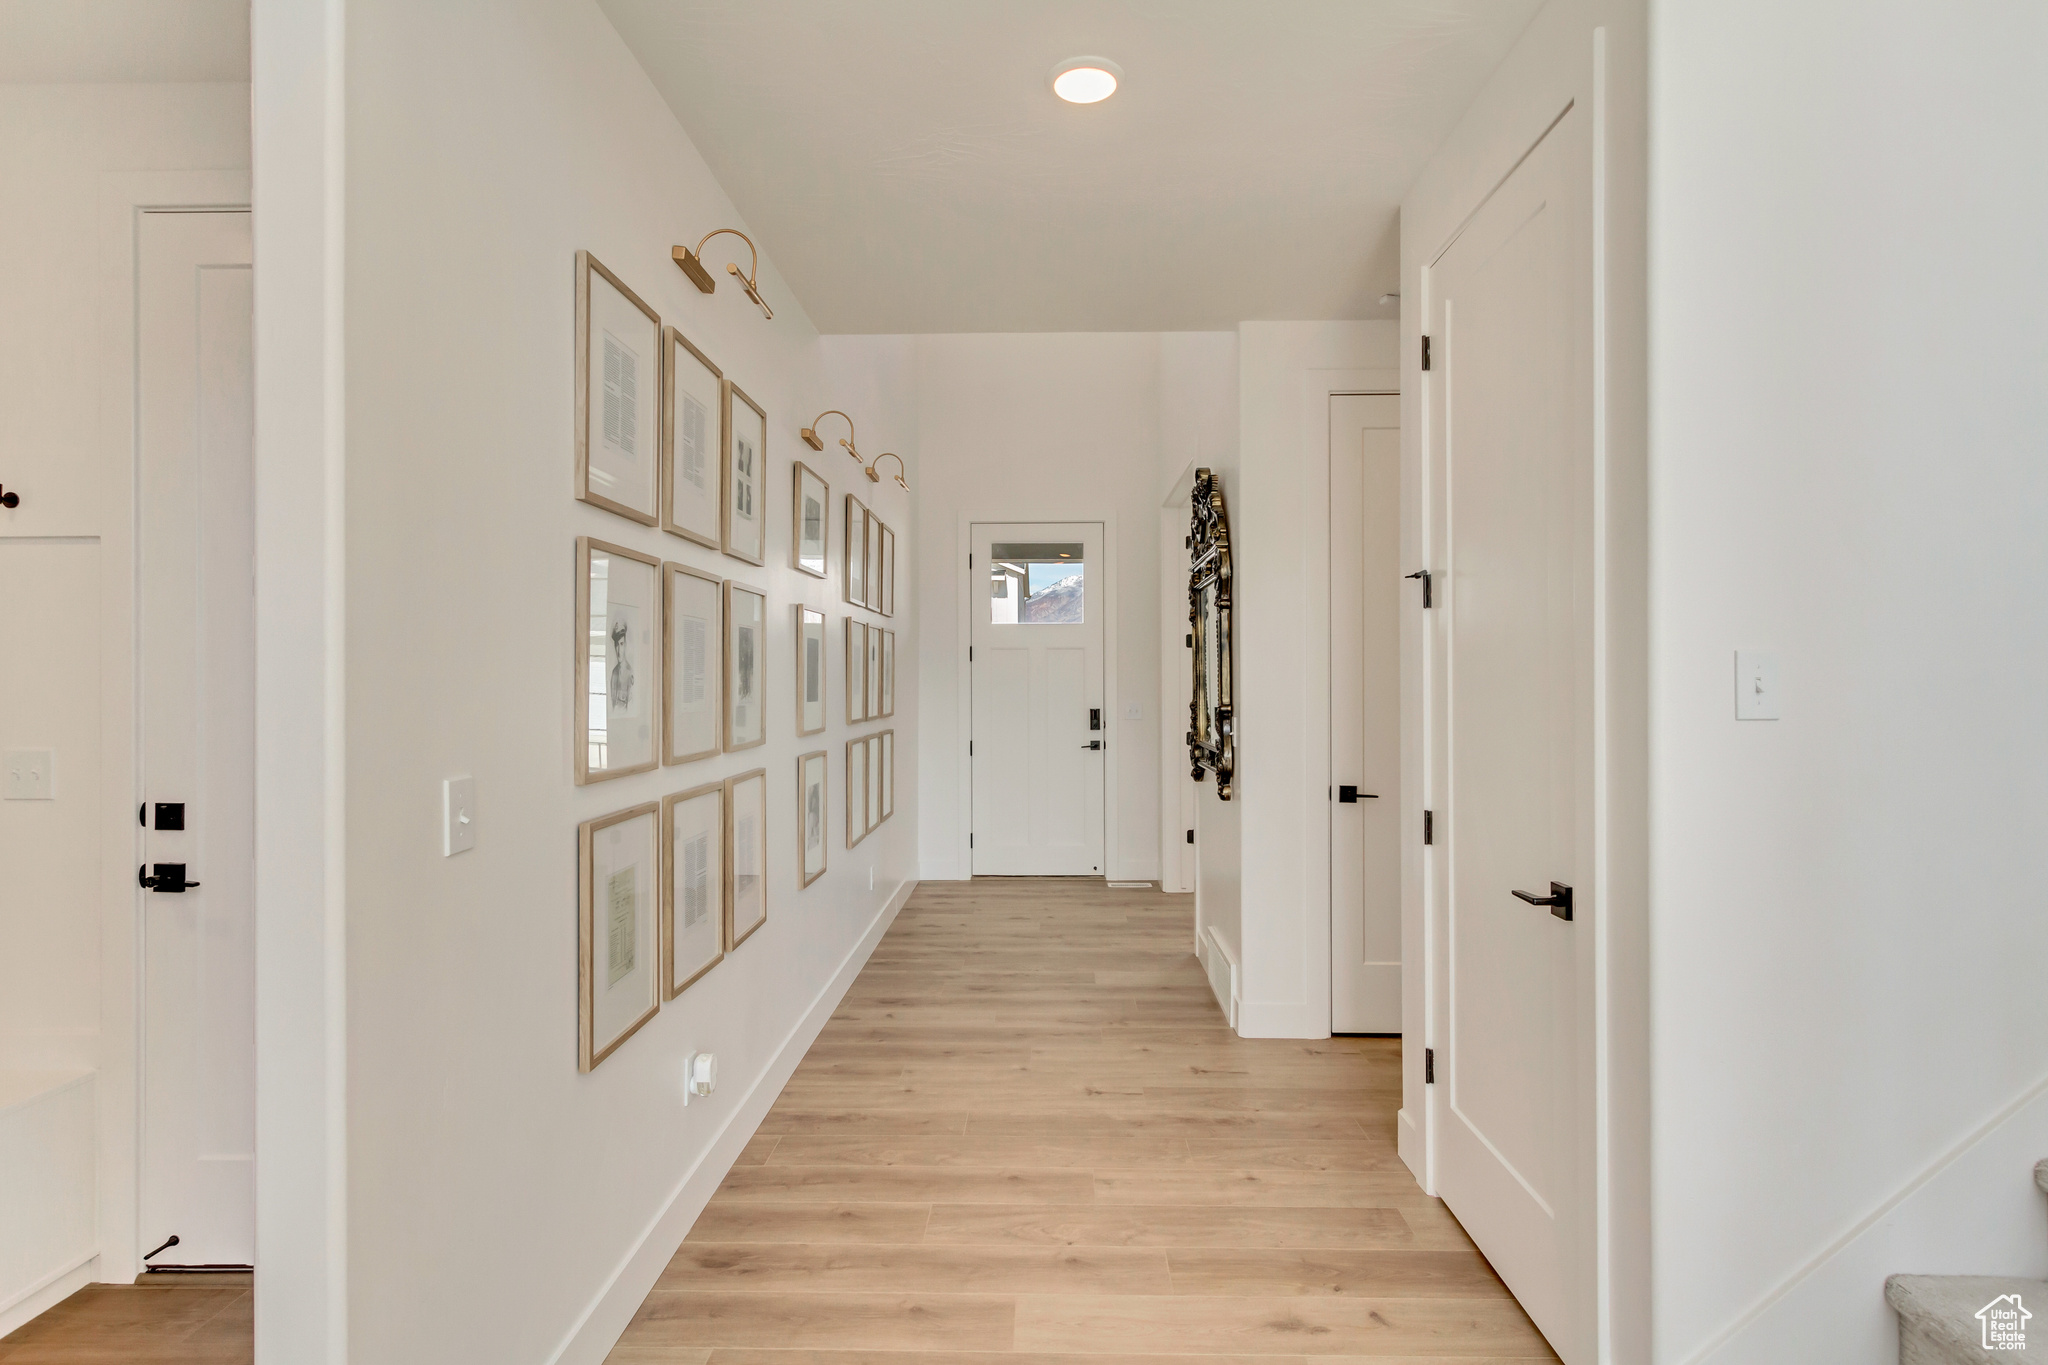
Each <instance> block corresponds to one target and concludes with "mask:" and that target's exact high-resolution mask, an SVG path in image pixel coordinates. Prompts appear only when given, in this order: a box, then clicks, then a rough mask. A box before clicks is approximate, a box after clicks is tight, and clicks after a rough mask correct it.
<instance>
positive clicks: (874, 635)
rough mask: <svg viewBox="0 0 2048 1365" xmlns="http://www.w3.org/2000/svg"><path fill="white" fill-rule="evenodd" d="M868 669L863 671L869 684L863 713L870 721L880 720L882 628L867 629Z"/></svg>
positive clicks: (872, 627)
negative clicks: (865, 707)
mask: <svg viewBox="0 0 2048 1365" xmlns="http://www.w3.org/2000/svg"><path fill="white" fill-rule="evenodd" d="M867 646H868V653H867V667H866V668H865V669H863V670H862V673H863V678H864V681H865V682H866V683H867V689H868V697H867V710H866V711H865V712H863V714H864V715H865V716H866V718H867V719H869V720H878V719H880V718H881V715H882V628H881V627H880V626H869V627H868V628H867Z"/></svg>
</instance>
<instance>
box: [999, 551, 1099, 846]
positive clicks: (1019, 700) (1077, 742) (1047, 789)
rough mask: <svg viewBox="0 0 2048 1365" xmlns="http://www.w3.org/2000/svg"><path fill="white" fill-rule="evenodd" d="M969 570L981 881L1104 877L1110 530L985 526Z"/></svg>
mask: <svg viewBox="0 0 2048 1365" xmlns="http://www.w3.org/2000/svg"><path fill="white" fill-rule="evenodd" d="M970 553H971V554H972V559H971V560H970V561H969V564H968V583H969V593H968V597H969V611H970V613H971V617H972V629H971V632H970V636H969V638H970V640H971V641H972V644H973V660H972V663H971V664H970V666H969V667H970V670H971V672H972V674H973V678H974V699H973V706H974V718H973V731H972V733H973V747H972V751H971V752H972V764H973V772H974V828H973V850H972V851H973V866H974V871H975V873H976V874H977V875H982V876H989V875H993V876H1003V877H1090V876H1100V875H1101V874H1102V778H1103V764H1104V763H1105V762H1106V761H1107V760H1106V757H1105V755H1106V753H1107V751H1108V748H1109V742H1110V735H1109V714H1108V712H1107V710H1106V709H1105V708H1104V706H1103V697H1102V690H1103V689H1102V640H1103V633H1102V597H1103V585H1102V525H1101V523H1099V522H1067V523H1055V522H1027V523H1022V524H1012V525H989V524H981V523H977V524H976V525H975V526H974V527H973V542H972V549H971V552H970Z"/></svg>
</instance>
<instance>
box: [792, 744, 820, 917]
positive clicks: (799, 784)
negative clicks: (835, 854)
mask: <svg viewBox="0 0 2048 1365" xmlns="http://www.w3.org/2000/svg"><path fill="white" fill-rule="evenodd" d="M825 757H826V755H825V751H824V750H823V749H820V750H818V751H817V752H816V753H809V754H804V755H802V756H801V757H799V758H798V759H797V761H796V837H797V866H798V867H799V868H801V869H802V885H804V886H809V885H810V884H811V883H812V882H814V881H816V880H818V878H820V877H822V876H824V875H825V766H826V765H825Z"/></svg>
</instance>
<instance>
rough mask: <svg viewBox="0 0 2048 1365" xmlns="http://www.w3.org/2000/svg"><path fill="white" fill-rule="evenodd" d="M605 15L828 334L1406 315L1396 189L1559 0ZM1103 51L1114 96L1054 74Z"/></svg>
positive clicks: (648, 2) (1053, 3)
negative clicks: (1119, 75) (1073, 91)
mask: <svg viewBox="0 0 2048 1365" xmlns="http://www.w3.org/2000/svg"><path fill="white" fill-rule="evenodd" d="M599 4H600V5H601V6H602V7H603V9H604V10H605V12H606V13H607V14H609V15H610V16H611V19H612V22H613V23H614V24H615V25H617V27H618V30H619V32H620V33H621V34H623V35H624V36H625V39H626V42H627V44H628V45H629V46H630V47H631V48H632V49H633V51H634V52H635V53H636V54H638V56H639V59H640V62H641V64H642V65H643V66H644V67H645V68H646V69H647V71H648V73H649V74H650V75H651V76H652V77H653V79H654V83H655V84H656V86H657V87H659V88H660V90H661V92H662V95H663V96H664V97H665V98H666V99H667V101H668V103H669V106H670V108H672V109H673V110H674V111H675V113H676V117H677V118H678V119H679V120H681V122H682V125H683V127H684V128H685V129H686V130H687V131H688V132H689V134H690V136H691V138H692V139H693V140H694V141H695V142H696V144H697V146H698V148H699V149H700V150H701V151H702V152H703V153H704V156H705V157H706V159H708V160H709V161H710V163H711V169H712V171H713V172H714V173H715V174H716V175H717V176H718V179H719V182H720V183H721V184H722V185H724V187H725V189H726V191H727V192H728V193H729V194H730V195H731V196H732V198H733V200H734V202H735V203H737V204H738V206H739V209H740V212H741V213H742V214H744V215H745V216H746V220H747V223H748V224H749V225H751V227H752V228H753V229H754V230H755V231H756V232H757V233H758V235H759V236H760V238H761V239H762V245H763V248H764V249H765V250H767V251H768V252H770V253H771V254H772V255H773V256H774V258H775V262H776V265H777V267H778V268H779V269H780V271H781V272H782V275H783V277H784V278H785V279H786V280H787V281H788V283H789V286H790V288H791V289H793V290H794V291H795V293H796V295H797V298H798V299H799V301H801V303H802V304H803V306H804V308H805V309H806V310H807V311H808V312H809V313H810V316H811V319H812V320H813V321H814V322H815V323H816V324H817V326H818V327H819V329H820V330H822V331H825V332H969V331H1069V330H1071V331H1152V330H1161V331H1164V330H1194V329H1208V328H1222V327H1230V326H1233V325H1235V324H1236V323H1237V322H1239V321H1242V320H1247V319H1314V318H1362V317H1381V316H1391V315H1392V311H1393V310H1391V309H1383V308H1381V307H1380V306H1379V305H1378V302H1377V299H1378V296H1379V295H1380V294H1381V293H1382V292H1385V291H1390V290H1393V289H1395V288H1396V287H1397V285H1396V278H1397V268H1398V256H1399V252H1398V244H1397V239H1396V213H1397V209H1398V207H1399V204H1400V199H1401V196H1402V194H1403V193H1404V192H1405V191H1406V189H1407V187H1408V185H1409V183H1410V181H1411V180H1412V179H1413V178H1414V176H1415V174H1416V172H1417V171H1418V170H1419V169H1420V168H1421V167H1422V166H1423V164H1424V163H1425V162H1426V161H1427V160H1428V158H1429V156H1430V154H1431V153H1432V152H1434V151H1435V149H1436V148H1437V146H1438V144H1439V143H1440V142H1441V141H1442V140H1443V138H1444V136H1445V135H1446V134H1447V133H1448V132H1449V131H1450V129H1451V127H1452V126H1453V125H1454V124H1455V123H1456V121H1457V118H1458V116H1459V115H1460V114H1461V113H1462V112H1463V111H1464V109H1465V107H1466V105H1467V104H1468V103H1469V102H1470V101H1471V99H1472V97H1473V95H1474V94H1476V93H1477V91H1478V90H1479V88H1480V87H1481V85H1482V84H1483V83H1484V82H1485V79H1486V77H1487V76H1488V75H1489V74H1490V73H1491V72H1492V71H1493V70H1494V68H1495V67H1496V66H1497V65H1498V64H1499V62H1500V60H1501V58H1502V57H1503V56H1505V55H1506V52H1507V50H1508V47H1509V46H1510V45H1511V44H1512V42H1513V41H1514V39H1515V37H1516V36H1517V35H1518V34H1519V33H1520V32H1521V30H1522V28H1523V26H1524V25H1525V24H1526V23H1527V22H1528V20H1529V17H1530V16H1531V15H1532V14H1533V13H1534V12H1535V10H1536V8H1537V7H1538V4H1539V0H1268V3H1264V4H1254V3H1250V0H1029V3H1024V2H1022V0H1003V2H1002V3H989V2H987V0H982V2H979V3H968V0H599ZM1082 54H1089V55H1098V56H1105V57H1108V58H1110V59H1112V60H1113V61H1115V62H1117V63H1118V64H1119V65H1121V66H1122V67H1123V69H1124V85H1123V88H1122V89H1121V90H1119V91H1118V92H1117V94H1116V95H1114V96H1113V97H1112V98H1110V99H1109V100H1107V101H1106V102H1104V103H1102V104H1097V105H1088V106H1077V105H1069V104H1065V103H1062V102H1061V101H1060V100H1058V99H1056V98H1054V97H1053V95H1052V94H1051V92H1050V90H1049V88H1048V85H1049V77H1050V75H1051V71H1052V68H1053V66H1054V64H1055V63H1057V62H1059V61H1060V60H1061V59H1063V58H1067V57H1072V56H1077V55H1082ZM724 226H727V224H724V223H714V222H709V221H706V222H702V223H698V222H689V223H678V224H677V225H676V237H677V240H678V241H684V242H686V243H694V241H695V239H696V238H697V237H698V236H701V235H702V234H703V233H704V232H706V231H709V230H710V229H711V228H714V227H724ZM727 240H728V241H729V240H730V239H727ZM716 249H717V247H716V244H714V250H716ZM714 268H716V263H714Z"/></svg>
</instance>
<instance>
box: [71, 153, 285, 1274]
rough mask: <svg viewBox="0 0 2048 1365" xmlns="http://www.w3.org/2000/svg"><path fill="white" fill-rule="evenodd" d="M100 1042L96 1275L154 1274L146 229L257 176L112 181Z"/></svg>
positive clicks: (245, 194)
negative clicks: (149, 1163)
mask: <svg viewBox="0 0 2048 1365" xmlns="http://www.w3.org/2000/svg"><path fill="white" fill-rule="evenodd" d="M99 186H100V199H99V209H98V220H99V261H100V265H99V271H100V284H99V289H98V291H97V292H98V307H99V329H100V337H101V346H100V355H101V361H100V381H99V384H98V388H99V391H100V406H99V432H100V441H99V460H100V490H101V498H102V501H101V503H100V522H99V527H98V531H99V537H98V539H99V542H100V725H101V736H102V747H101V753H102V754H103V756H104V757H103V761H102V764H101V770H100V771H101V777H100V830H101V835H100V840H99V845H100V850H101V857H100V915H99V919H100V971H101V980H102V982H103V986H102V989H101V991H100V1039H99V1055H98V1059H97V1068H96V1069H97V1071H98V1073H99V1074H98V1078H97V1085H98V1092H99V1142H98V1146H99V1174H98V1194H99V1215H98V1232H99V1256H98V1265H97V1267H96V1268H95V1269H94V1270H93V1272H92V1275H91V1278H92V1279H95V1280H98V1281H100V1282H102V1283H106V1284H125V1283H128V1282H130V1281H132V1280H133V1279H134V1278H135V1277H136V1275H138V1274H140V1273H141V1271H142V1253H143V1252H144V1251H146V1250H148V1248H147V1247H144V1246H142V1245H140V1242H139V1238H140V1236H141V1232H140V1227H141V1206H140V1192H141V1179H140V1171H141V1152H142V1068H141V1056H142V955H141V944H142V933H141V914H142V908H141V905H140V904H139V902H138V898H137V896H136V891H135V869H136V867H138V866H139V865H140V864H141V860H142V829H141V826H140V825H139V824H138V823H137V822H136V819H135V812H136V808H137V806H138V805H139V804H140V803H141V801H142V799H143V798H142V795H141V792H142V778H141V762H142V755H141V749H140V747H139V740H140V737H141V736H140V726H139V724H138V719H137V707H138V704H139V697H140V690H139V688H138V686H137V683H138V679H137V676H136V670H137V668H138V667H139V666H140V658H139V650H138V642H137V630H138V618H137V615H136V598H137V587H138V579H137V574H138V573H139V571H140V566H139V564H138V561H137V555H136V539H137V537H136V498H135V490H136V478H137V473H138V469H139V460H140V458H141V452H140V450H139V449H138V447H137V444H136V442H137V435H138V433H137V429H136V415H137V414H136V407H135V375H136V367H137V365H138V364H139V363H140V355H139V351H138V342H139V338H138V337H137V335H136V313H135V308H136V295H137V278H136V272H137V267H138V260H137V241H138V238H137V234H138V232H139V230H140V228H141V222H142V215H143V214H144V213H150V212H171V213H179V212H184V213H193V212H221V211H226V212H236V211H240V212H247V211H248V209H249V207H250V177H249V173H248V172H247V171H135V172H124V173H118V174H108V175H102V176H101V177H100V178H99Z"/></svg>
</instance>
